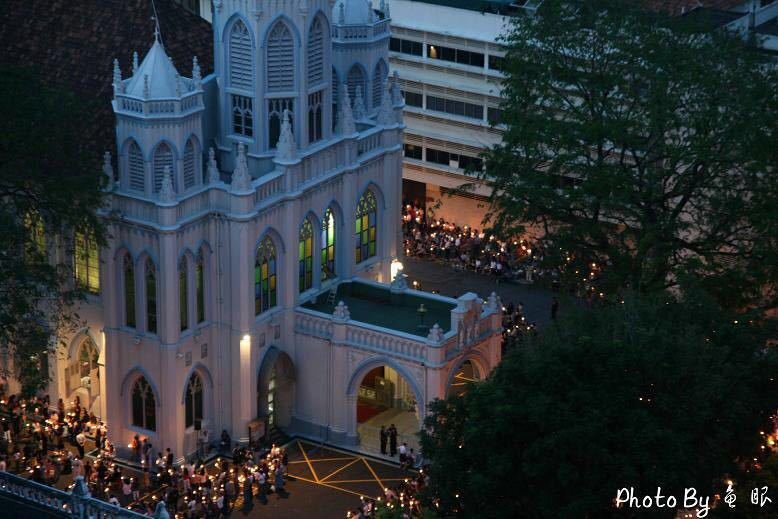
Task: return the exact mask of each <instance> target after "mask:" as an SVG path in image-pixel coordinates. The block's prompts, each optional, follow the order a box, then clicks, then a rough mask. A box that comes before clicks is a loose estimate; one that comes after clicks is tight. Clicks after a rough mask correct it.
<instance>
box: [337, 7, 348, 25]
mask: <svg viewBox="0 0 778 519" xmlns="http://www.w3.org/2000/svg"><path fill="white" fill-rule="evenodd" d="M344 5H345V4H344V3H341V4H340V9H339V10H338V23H339V24H340V25H343V24H345V23H346V8H345V7H344Z"/></svg>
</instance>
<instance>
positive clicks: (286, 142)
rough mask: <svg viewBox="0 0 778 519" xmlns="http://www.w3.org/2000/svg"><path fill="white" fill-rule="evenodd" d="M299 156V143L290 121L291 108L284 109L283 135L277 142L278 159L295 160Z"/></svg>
mask: <svg viewBox="0 0 778 519" xmlns="http://www.w3.org/2000/svg"><path fill="white" fill-rule="evenodd" d="M296 158H297V143H296V142H295V140H294V134H293V133H292V124H291V123H290V121H289V110H284V118H283V121H282V122H281V135H280V136H279V137H278V144H276V159H278V160H294V159H296Z"/></svg>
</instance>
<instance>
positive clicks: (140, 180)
mask: <svg viewBox="0 0 778 519" xmlns="http://www.w3.org/2000/svg"><path fill="white" fill-rule="evenodd" d="M127 166H128V170H129V185H130V189H134V190H135V191H140V192H143V191H145V190H146V173H145V171H144V167H143V152H142V151H141V150H140V146H138V143H137V142H135V141H132V142H130V146H129V148H128V150H127Z"/></svg>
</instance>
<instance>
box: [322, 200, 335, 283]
mask: <svg viewBox="0 0 778 519" xmlns="http://www.w3.org/2000/svg"><path fill="white" fill-rule="evenodd" d="M334 277H335V215H334V214H333V212H332V209H329V208H328V209H327V211H326V212H325V213H324V219H323V220H322V222H321V279H322V280H325V279H332V278H334Z"/></svg>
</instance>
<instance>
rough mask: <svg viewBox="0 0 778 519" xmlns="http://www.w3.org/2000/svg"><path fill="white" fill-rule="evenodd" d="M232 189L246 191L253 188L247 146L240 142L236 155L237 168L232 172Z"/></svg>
mask: <svg viewBox="0 0 778 519" xmlns="http://www.w3.org/2000/svg"><path fill="white" fill-rule="evenodd" d="M230 187H231V189H232V191H235V192H245V191H250V190H251V175H249V164H248V160H247V159H246V146H245V145H244V144H243V143H242V142H239V143H238V155H237V156H236V157H235V169H234V170H233V172H232V184H231V185H230Z"/></svg>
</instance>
